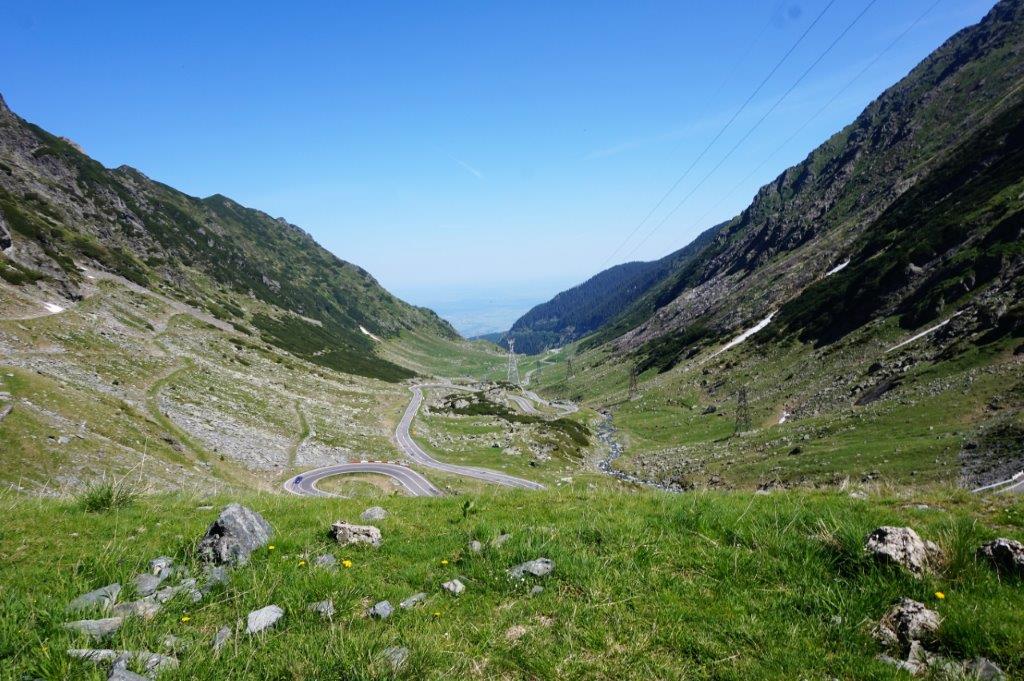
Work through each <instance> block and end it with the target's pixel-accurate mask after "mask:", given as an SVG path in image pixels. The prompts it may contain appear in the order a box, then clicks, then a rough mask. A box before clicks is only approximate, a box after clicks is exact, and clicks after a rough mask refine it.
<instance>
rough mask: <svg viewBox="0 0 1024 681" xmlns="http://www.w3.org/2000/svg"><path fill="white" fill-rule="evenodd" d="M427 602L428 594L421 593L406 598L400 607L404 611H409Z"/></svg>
mask: <svg viewBox="0 0 1024 681" xmlns="http://www.w3.org/2000/svg"><path fill="white" fill-rule="evenodd" d="M425 600H427V594H425V593H423V592H422V591H420V592H419V593H415V594H413V595H412V596H409V597H408V598H406V599H405V600H404V601H402V602H401V603H399V604H398V607H399V608H401V609H402V610H409V609H410V608H415V607H416V606H417V605H419V604H420V603H422V602H423V601H425Z"/></svg>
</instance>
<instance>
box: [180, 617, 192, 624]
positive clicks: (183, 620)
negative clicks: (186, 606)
mask: <svg viewBox="0 0 1024 681" xmlns="http://www.w3.org/2000/svg"><path fill="white" fill-rule="evenodd" d="M191 619H192V618H191V617H189V616H188V615H182V616H181V623H182V624H184V623H185V622H188V621H189V620H191Z"/></svg>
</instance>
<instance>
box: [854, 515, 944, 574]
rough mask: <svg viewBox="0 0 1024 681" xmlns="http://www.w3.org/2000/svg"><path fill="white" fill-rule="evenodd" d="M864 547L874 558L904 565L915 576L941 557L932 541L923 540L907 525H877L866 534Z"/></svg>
mask: <svg viewBox="0 0 1024 681" xmlns="http://www.w3.org/2000/svg"><path fill="white" fill-rule="evenodd" d="M864 548H865V549H866V550H867V552H868V553H869V554H871V555H872V556H874V558H875V559H876V560H878V561H880V562H883V563H891V564H894V565H899V566H901V567H904V568H906V569H907V570H908V571H909V572H910V573H911V574H913V575H915V576H917V577H920V576H921V575H923V574H924V573H925V572H927V571H928V570H929V569H930V568H931V567H932V566H933V565H935V564H936V563H937V562H938V560H939V559H940V558H941V557H942V552H941V551H940V550H939V547H938V546H936V545H935V543H934V542H930V541H924V540H923V539H921V537H920V535H918V534H917V532H915V531H914V530H912V529H911V528H909V527H888V526H886V527H879V528H878V529H876V530H875V531H874V532H872V533H871V534H869V535H868V539H867V543H866V544H865V547H864Z"/></svg>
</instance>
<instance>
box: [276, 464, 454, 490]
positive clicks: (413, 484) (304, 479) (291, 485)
mask: <svg viewBox="0 0 1024 681" xmlns="http://www.w3.org/2000/svg"><path fill="white" fill-rule="evenodd" d="M352 473H372V474H376V475H386V476H388V477H389V478H392V479H394V480H396V481H397V482H398V483H399V484H401V485H402V487H404V488H405V489H406V490H407V491H408V492H409V494H411V495H412V496H414V497H439V496H441V490H439V489H438V488H436V487H434V485H433V483H431V482H430V481H429V480H427V479H426V478H425V477H423V476H422V475H420V474H419V473H417V472H416V471H414V470H412V469H411V468H407V467H406V466H402V465H399V464H395V463H381V462H376V461H367V462H366V463H340V464H337V465H334V466H324V467H323V468H315V469H313V470H311V471H306V472H305V473H303V474H301V475H297V476H295V477H294V478H289V479H288V481H287V482H285V483H284V488H285V489H286V490H288V491H289V492H291V493H292V494H298V495H301V496H310V497H330V496H334V495H333V494H329V493H328V492H324V491H322V490H320V489H318V488H317V486H316V483H318V482H319V481H321V480H323V479H324V478H329V477H332V476H335V475H345V474H352ZM296 481H298V482H296Z"/></svg>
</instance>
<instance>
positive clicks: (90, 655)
mask: <svg viewBox="0 0 1024 681" xmlns="http://www.w3.org/2000/svg"><path fill="white" fill-rule="evenodd" d="M68 655H70V656H71V657H74V658H77V659H79V660H86V661H88V662H93V663H96V664H105V663H108V662H109V663H111V664H112V666H114V667H117V668H124V667H126V666H127V665H128V663H129V662H132V663H134V664H137V665H140V666H141V667H142V668H143V669H145V670H146V672H148V673H150V674H157V673H159V672H162V671H165V670H168V669H177V667H178V659H177V658H175V657H168V656H167V655H160V654H158V653H151V652H149V651H146V650H111V649H109V648H69V649H68Z"/></svg>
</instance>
